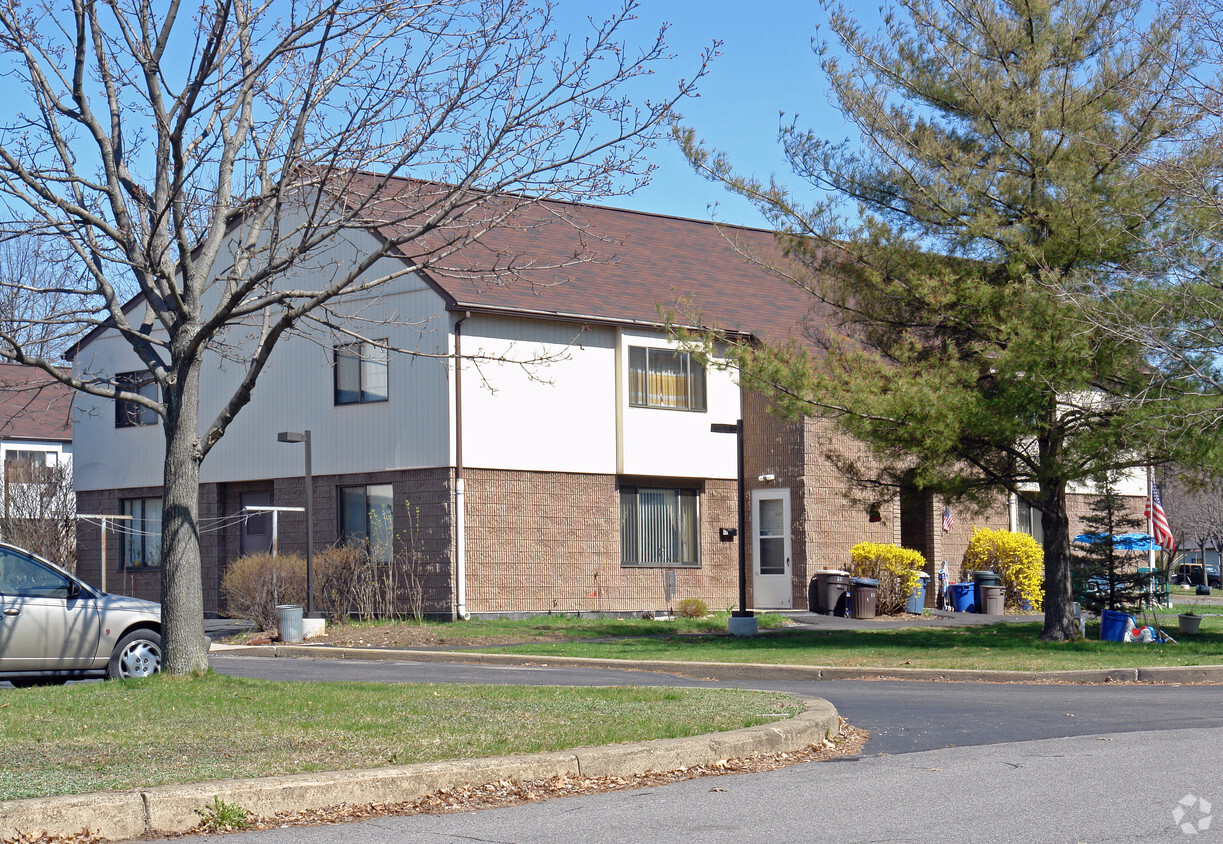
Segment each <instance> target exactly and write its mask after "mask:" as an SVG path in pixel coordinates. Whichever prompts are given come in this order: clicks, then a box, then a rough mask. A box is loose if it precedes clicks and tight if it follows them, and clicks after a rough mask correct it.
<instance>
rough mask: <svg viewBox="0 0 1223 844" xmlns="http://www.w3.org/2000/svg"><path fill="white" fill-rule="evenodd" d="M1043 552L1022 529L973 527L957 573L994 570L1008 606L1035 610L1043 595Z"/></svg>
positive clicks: (963, 574)
mask: <svg viewBox="0 0 1223 844" xmlns="http://www.w3.org/2000/svg"><path fill="white" fill-rule="evenodd" d="M1044 570H1045V552H1044V551H1043V550H1041V547H1040V545H1039V544H1037V542H1036V540H1035V539H1033V538H1032V537H1031V536H1029V535H1028V534H1026V533H1016V532H1013V531H1009V530H990V529H989V528H976V529H974V530H973V532H972V539H970V540H968V550H967V551H965V552H964V561H963V563H962V564H961V566H960V571H961V572H962V574H961V576H965V575H968V574H969V573H970V572H974V571H994V572H997V573H998V575H999V576H1000V577H1001V579H1002V587H1003V589H1004V590H1005V592H1006V605H1007V606H1008V607H1016V608H1018V607H1023V606H1024V605H1025V604H1026V605H1027V606H1029V607H1031V608H1032V609H1034V610H1039V609H1040V607H1041V601H1042V600H1043V598H1044Z"/></svg>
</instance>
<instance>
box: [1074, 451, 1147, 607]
mask: <svg viewBox="0 0 1223 844" xmlns="http://www.w3.org/2000/svg"><path fill="white" fill-rule="evenodd" d="M1118 474H1119V473H1117V472H1116V471H1111V470H1105V471H1103V472H1101V473H1100V474H1099V475H1097V476H1096V477H1095V478H1094V479H1093V480H1094V482H1095V487H1096V490H1097V492H1098V494H1097V495H1096V496H1095V497H1093V498H1092V499H1091V502H1090V503H1089V504H1088V507H1089V509H1090V513H1089V514H1088V515H1086V516H1084V517H1083V524H1084V526H1085V530H1084V532H1085V533H1087V534H1092V535H1094V537H1095V541H1093V542H1090V543H1088V544H1087V545H1085V546H1083V550H1082V551H1079V552H1077V553H1076V554H1075V555H1074V563H1075V565H1074V572H1073V574H1074V578H1073V579H1074V586H1075V594H1076V595H1080V596H1081V599H1080V600H1081V603H1082V605H1083V608H1084V609H1087V610H1091V611H1092V612H1097V613H1098V612H1100V611H1101V610H1104V609H1110V610H1119V609H1123V608H1128V607H1135V606H1138V605H1139V604H1140V603H1142V600H1143V598H1144V597H1145V596H1146V590H1147V586H1148V584H1149V583H1150V579H1151V577H1150V574H1148V573H1140V572H1139V571H1138V567H1137V566H1136V565H1134V564H1133V563H1134V556H1133V551H1131V550H1127V549H1125V548H1122V547H1119V545H1118V543H1117V540H1116V537H1117V536H1119V535H1121V534H1126V533H1134V532H1137V531H1139V530H1141V529H1142V526H1143V522H1142V520H1141V519H1139V518H1138V517H1137V516H1134V515H1133V514H1131V513H1130V512H1129V511H1128V510H1127V509H1126V502H1125V499H1124V498H1123V497H1122V496H1121V495H1120V494H1119V493H1118V492H1117V481H1118Z"/></svg>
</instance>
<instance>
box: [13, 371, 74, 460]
mask: <svg viewBox="0 0 1223 844" xmlns="http://www.w3.org/2000/svg"><path fill="white" fill-rule="evenodd" d="M0 439H5V440H8V439H25V440H58V441H62V442H70V441H71V440H72V390H71V388H69V387H68V386H66V385H65V384H63V383H61V382H59V381H57V380H55V379H54V378H53V377H51V376H50V375H48V374H47V373H45V372H43V371H42V370H40V369H35V368H33V367H30V366H22V365H21V364H16V363H0Z"/></svg>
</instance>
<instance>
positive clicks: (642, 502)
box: [620, 487, 700, 566]
mask: <svg viewBox="0 0 1223 844" xmlns="http://www.w3.org/2000/svg"><path fill="white" fill-rule="evenodd" d="M699 524H700V522H699V520H698V518H697V492H696V490H694V489H647V488H644V487H642V488H638V487H621V488H620V565H622V566H699V565H700V556H699V547H698V542H697V536H698V529H697V526H698V525H699Z"/></svg>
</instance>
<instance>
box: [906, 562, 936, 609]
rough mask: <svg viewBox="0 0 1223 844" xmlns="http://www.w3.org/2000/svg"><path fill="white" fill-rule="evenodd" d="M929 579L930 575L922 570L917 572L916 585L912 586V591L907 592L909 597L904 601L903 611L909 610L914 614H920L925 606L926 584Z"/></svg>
mask: <svg viewBox="0 0 1223 844" xmlns="http://www.w3.org/2000/svg"><path fill="white" fill-rule="evenodd" d="M929 580H930V575H928V574H926V573H925V572H924V571H919V572H918V573H917V585H916V586H915V587H913V591H912V592H910V593H909V598H908V600H907V601H905V612H911V613H913V614H914V615H921V614H922V611H923V610H924V609H925V608H926V584H927V581H929Z"/></svg>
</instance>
